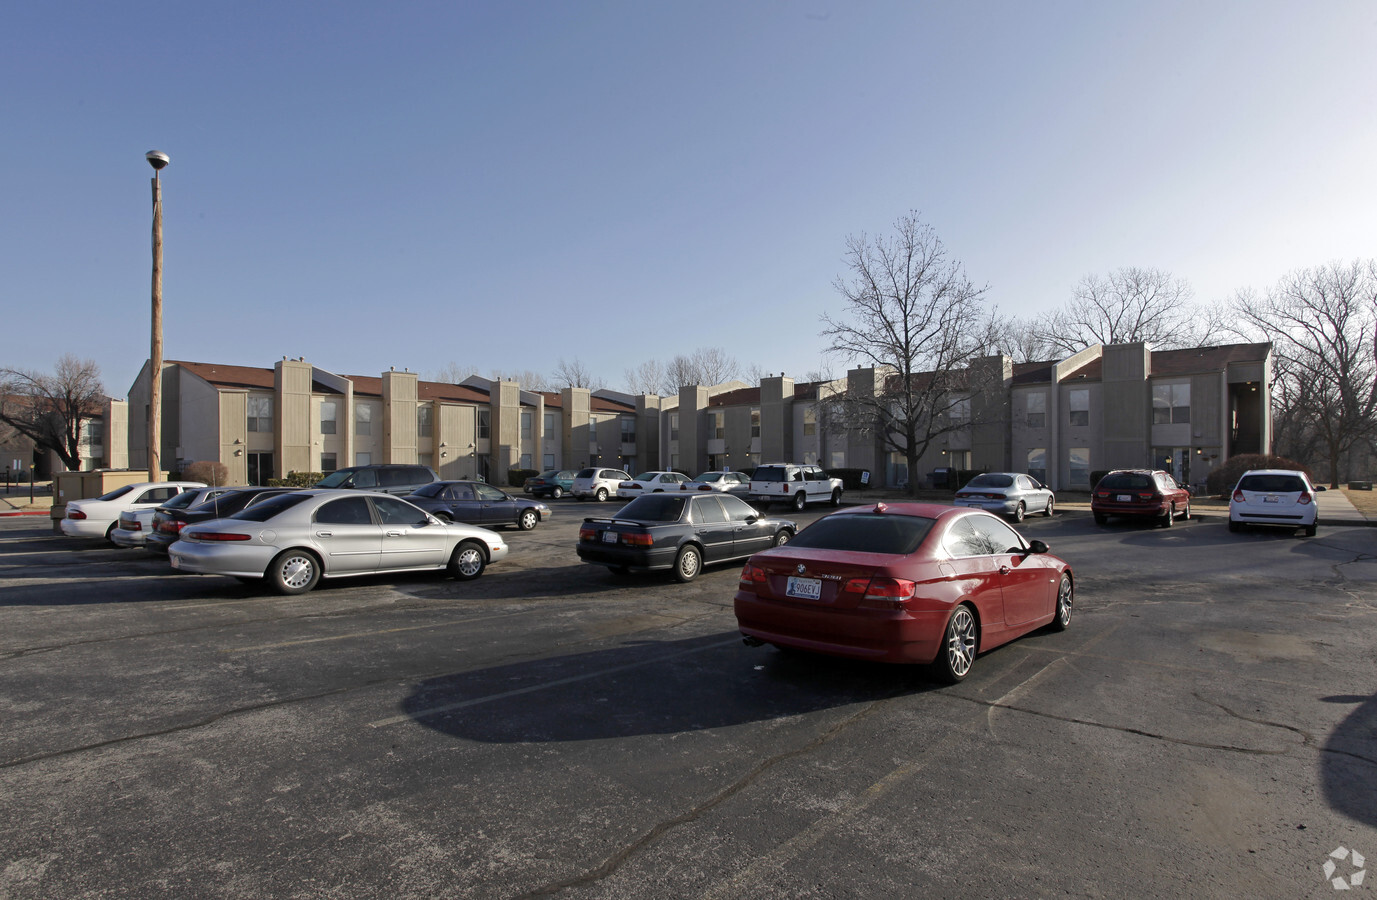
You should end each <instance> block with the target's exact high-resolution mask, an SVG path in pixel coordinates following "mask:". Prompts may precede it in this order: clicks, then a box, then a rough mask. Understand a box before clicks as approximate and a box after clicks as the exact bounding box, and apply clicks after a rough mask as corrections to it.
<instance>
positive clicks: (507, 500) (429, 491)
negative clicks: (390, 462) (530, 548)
mask: <svg viewBox="0 0 1377 900" xmlns="http://www.w3.org/2000/svg"><path fill="white" fill-rule="evenodd" d="M405 499H406V500H407V502H409V503H414V504H416V505H417V506H419V507H420V508H421V509H423V510H425V511H426V512H428V513H430V514H431V515H433V516H435V517H436V518H437V519H440V520H442V521H445V522H462V523H464V524H465V525H480V526H482V527H484V528H498V527H500V526H503V525H515V526H516V527H517V528H520V529H521V530H522V531H530V530H531V529H532V528H534V527H536V526H537V525H539V524H540V523H541V521H542V520H544V519H548V518H550V507H548V506H546V505H545V504H544V503H541V502H540V501H539V500H527V499H526V498H524V497H513V496H512V495H511V494H509V493H507V492H506V491H503V490H499V489H497V488H495V487H493V486H492V485H490V484H486V483H484V482H482V481H436V482H434V483H433V484H428V485H426V486H425V487H423V488H421V489H419V490H417V491H414V492H412V493H410V494H408V495H407V496H406V497H405Z"/></svg>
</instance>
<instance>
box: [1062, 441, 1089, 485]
mask: <svg viewBox="0 0 1377 900" xmlns="http://www.w3.org/2000/svg"><path fill="white" fill-rule="evenodd" d="M1066 461H1067V465H1068V467H1069V468H1070V470H1071V484H1072V485H1073V486H1075V487H1090V448H1089V447H1072V448H1071V449H1070V451H1069V452H1068V453H1067V455H1066Z"/></svg>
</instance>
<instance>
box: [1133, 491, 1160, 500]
mask: <svg viewBox="0 0 1377 900" xmlns="http://www.w3.org/2000/svg"><path fill="white" fill-rule="evenodd" d="M1154 497H1155V498H1157V499H1158V500H1161V499H1162V495H1161V494H1154V493H1153V492H1152V491H1139V492H1138V499H1139V500H1151V499H1153V498H1154Z"/></svg>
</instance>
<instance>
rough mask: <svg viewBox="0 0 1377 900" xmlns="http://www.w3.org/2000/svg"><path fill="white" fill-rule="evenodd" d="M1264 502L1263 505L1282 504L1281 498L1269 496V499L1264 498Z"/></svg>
mask: <svg viewBox="0 0 1377 900" xmlns="http://www.w3.org/2000/svg"><path fill="white" fill-rule="evenodd" d="M1262 502H1263V503H1280V502H1281V498H1280V497H1270V496H1269V497H1263V498H1262Z"/></svg>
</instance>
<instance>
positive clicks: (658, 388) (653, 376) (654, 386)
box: [623, 359, 665, 394]
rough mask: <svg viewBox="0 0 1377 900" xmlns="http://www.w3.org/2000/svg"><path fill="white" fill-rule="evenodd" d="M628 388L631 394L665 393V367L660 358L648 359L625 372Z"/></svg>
mask: <svg viewBox="0 0 1377 900" xmlns="http://www.w3.org/2000/svg"><path fill="white" fill-rule="evenodd" d="M623 377H624V378H625V379H626V390H627V392H628V393H631V394H663V393H664V386H665V367H664V364H663V363H661V362H660V361H659V360H658V359H648V360H646V361H645V362H643V363H641V364H640V365H639V366H637V367H636V368H634V369H627V370H626V372H624V373H623Z"/></svg>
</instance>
